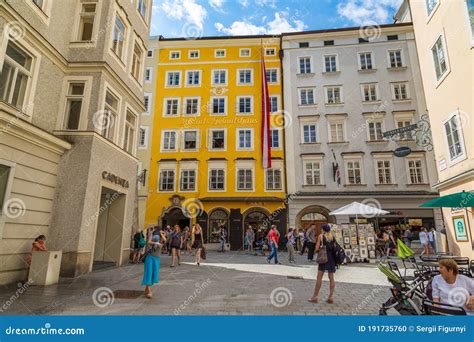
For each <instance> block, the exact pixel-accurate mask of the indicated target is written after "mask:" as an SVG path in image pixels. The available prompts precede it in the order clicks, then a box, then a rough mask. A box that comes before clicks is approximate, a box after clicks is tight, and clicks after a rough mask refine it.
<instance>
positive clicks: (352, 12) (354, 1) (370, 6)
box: [337, 0, 402, 25]
mask: <svg viewBox="0 0 474 342" xmlns="http://www.w3.org/2000/svg"><path fill="white" fill-rule="evenodd" d="M401 3H402V0H349V1H344V2H341V3H339V5H338V6H337V12H338V13H339V15H341V16H343V17H344V18H346V19H348V20H350V21H352V22H353V23H354V24H356V25H370V24H374V23H378V24H384V23H387V22H388V21H390V20H391V19H392V18H390V13H391V12H392V10H397V9H398V8H399V7H400V4H401Z"/></svg>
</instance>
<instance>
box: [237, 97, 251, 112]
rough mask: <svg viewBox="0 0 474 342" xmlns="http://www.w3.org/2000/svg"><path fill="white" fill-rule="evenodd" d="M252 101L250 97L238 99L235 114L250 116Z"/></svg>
mask: <svg viewBox="0 0 474 342" xmlns="http://www.w3.org/2000/svg"><path fill="white" fill-rule="evenodd" d="M252 102H253V99H252V97H251V96H242V97H238V107H237V113H239V114H251V113H252V112H253V108H252V107H253V105H252Z"/></svg>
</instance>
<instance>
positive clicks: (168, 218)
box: [161, 206, 191, 229]
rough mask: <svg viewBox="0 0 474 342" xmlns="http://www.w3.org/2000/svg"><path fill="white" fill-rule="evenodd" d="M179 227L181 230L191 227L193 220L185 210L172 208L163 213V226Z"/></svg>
mask: <svg viewBox="0 0 474 342" xmlns="http://www.w3.org/2000/svg"><path fill="white" fill-rule="evenodd" d="M174 225H179V226H180V227H181V229H184V228H185V227H186V226H188V227H191V220H190V218H189V217H187V216H186V215H185V214H184V212H183V208H181V207H177V206H172V207H169V208H167V209H166V210H165V211H163V214H162V215H161V226H162V227H166V226H171V227H173V226H174Z"/></svg>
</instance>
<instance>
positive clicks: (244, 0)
mask: <svg viewBox="0 0 474 342" xmlns="http://www.w3.org/2000/svg"><path fill="white" fill-rule="evenodd" d="M238 2H239V4H240V6H242V7H245V8H247V7H249V5H250V1H249V0H238Z"/></svg>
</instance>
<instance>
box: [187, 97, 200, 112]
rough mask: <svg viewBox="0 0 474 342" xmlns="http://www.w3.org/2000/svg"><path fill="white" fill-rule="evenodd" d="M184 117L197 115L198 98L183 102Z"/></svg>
mask: <svg viewBox="0 0 474 342" xmlns="http://www.w3.org/2000/svg"><path fill="white" fill-rule="evenodd" d="M184 114H185V115H199V98H198V97H193V98H187V99H185V100H184Z"/></svg>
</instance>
